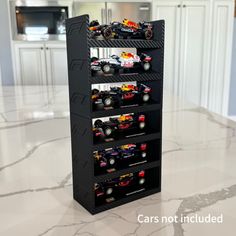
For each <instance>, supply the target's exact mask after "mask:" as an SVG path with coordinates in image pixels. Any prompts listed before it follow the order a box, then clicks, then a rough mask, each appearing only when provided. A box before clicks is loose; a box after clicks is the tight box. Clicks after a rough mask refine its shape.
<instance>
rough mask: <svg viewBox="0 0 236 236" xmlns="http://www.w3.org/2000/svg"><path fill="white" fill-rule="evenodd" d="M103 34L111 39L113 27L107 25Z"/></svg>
mask: <svg viewBox="0 0 236 236" xmlns="http://www.w3.org/2000/svg"><path fill="white" fill-rule="evenodd" d="M102 36H103V37H104V38H105V39H110V38H111V36H112V29H111V27H106V28H105V29H103V31H102Z"/></svg>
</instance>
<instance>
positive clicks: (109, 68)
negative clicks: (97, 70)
mask: <svg viewBox="0 0 236 236" xmlns="http://www.w3.org/2000/svg"><path fill="white" fill-rule="evenodd" d="M110 70H111V66H110V65H109V64H104V65H103V66H102V71H103V72H104V73H106V74H107V73H109V72H110Z"/></svg>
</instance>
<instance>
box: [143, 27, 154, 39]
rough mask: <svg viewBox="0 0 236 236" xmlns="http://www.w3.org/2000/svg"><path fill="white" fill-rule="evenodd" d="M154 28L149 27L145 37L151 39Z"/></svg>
mask: <svg viewBox="0 0 236 236" xmlns="http://www.w3.org/2000/svg"><path fill="white" fill-rule="evenodd" d="M152 34H153V33H152V30H150V29H148V30H146V31H145V33H144V36H145V39H151V38H152Z"/></svg>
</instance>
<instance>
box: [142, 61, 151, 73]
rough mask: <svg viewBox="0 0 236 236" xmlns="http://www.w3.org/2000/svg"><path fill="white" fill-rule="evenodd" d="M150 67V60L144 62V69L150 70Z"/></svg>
mask: <svg viewBox="0 0 236 236" xmlns="http://www.w3.org/2000/svg"><path fill="white" fill-rule="evenodd" d="M150 68H151V65H150V63H148V62H144V63H143V69H144V70H145V71H148V70H149V69H150Z"/></svg>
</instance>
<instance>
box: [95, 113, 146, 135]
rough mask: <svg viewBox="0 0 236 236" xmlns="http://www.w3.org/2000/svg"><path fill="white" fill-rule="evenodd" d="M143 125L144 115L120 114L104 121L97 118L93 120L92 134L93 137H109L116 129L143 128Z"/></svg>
mask: <svg viewBox="0 0 236 236" xmlns="http://www.w3.org/2000/svg"><path fill="white" fill-rule="evenodd" d="M145 126H146V123H145V115H121V116H119V117H115V118H109V120H108V121H104V122H103V121H101V120H100V119H97V120H96V121H95V122H94V127H93V134H94V137H95V138H101V137H109V136H111V135H112V134H114V133H116V132H118V131H120V132H124V131H127V130H132V129H135V130H137V131H138V130H144V129H145Z"/></svg>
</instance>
